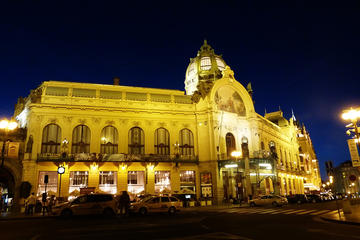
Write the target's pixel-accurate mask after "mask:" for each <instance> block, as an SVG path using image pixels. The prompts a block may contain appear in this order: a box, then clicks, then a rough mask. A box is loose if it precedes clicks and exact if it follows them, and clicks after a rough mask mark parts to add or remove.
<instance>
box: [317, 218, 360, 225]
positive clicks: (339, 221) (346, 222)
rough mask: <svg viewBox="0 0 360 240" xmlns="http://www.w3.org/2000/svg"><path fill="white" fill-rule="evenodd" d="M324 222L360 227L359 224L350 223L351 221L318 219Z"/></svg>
mask: <svg viewBox="0 0 360 240" xmlns="http://www.w3.org/2000/svg"><path fill="white" fill-rule="evenodd" d="M320 218H321V219H322V220H324V221H328V222H332V223H340V224H347V225H355V226H360V222H351V221H342V220H335V219H331V218H326V217H320Z"/></svg>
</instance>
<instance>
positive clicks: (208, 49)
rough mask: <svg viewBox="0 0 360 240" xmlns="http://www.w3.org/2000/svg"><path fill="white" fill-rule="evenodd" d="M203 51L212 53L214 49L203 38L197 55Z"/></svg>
mask: <svg viewBox="0 0 360 240" xmlns="http://www.w3.org/2000/svg"><path fill="white" fill-rule="evenodd" d="M203 53H212V54H215V53H214V49H213V48H212V47H211V46H210V45H209V44H208V42H207V40H206V39H204V43H203V45H202V46H201V47H200V50H199V52H198V56H199V55H201V54H203Z"/></svg>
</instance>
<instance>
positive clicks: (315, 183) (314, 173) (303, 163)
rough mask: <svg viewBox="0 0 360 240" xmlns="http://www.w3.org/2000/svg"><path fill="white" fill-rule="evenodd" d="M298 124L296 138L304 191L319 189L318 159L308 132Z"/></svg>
mask: <svg viewBox="0 0 360 240" xmlns="http://www.w3.org/2000/svg"><path fill="white" fill-rule="evenodd" d="M297 125H298V133H297V139H298V142H299V145H300V146H299V156H300V169H301V171H302V172H304V173H305V177H304V188H305V192H306V193H310V192H312V191H320V187H321V177H320V170H319V169H320V168H319V161H318V159H317V157H316V153H315V150H314V146H313V144H312V141H311V138H310V134H309V132H308V131H307V130H306V128H305V126H304V125H302V126H300V125H299V124H297Z"/></svg>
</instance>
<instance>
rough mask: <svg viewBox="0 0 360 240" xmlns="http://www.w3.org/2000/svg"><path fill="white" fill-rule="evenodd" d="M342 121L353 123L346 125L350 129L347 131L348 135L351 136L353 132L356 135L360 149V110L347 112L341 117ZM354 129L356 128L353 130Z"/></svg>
mask: <svg viewBox="0 0 360 240" xmlns="http://www.w3.org/2000/svg"><path fill="white" fill-rule="evenodd" d="M341 117H342V119H344V120H350V121H351V123H350V124H348V125H346V127H347V128H350V129H349V130H347V131H346V133H347V134H348V135H351V132H354V133H355V138H356V142H357V145H358V147H359V148H360V135H359V129H358V126H357V124H358V119H359V118H360V110H359V109H353V108H350V109H348V110H345V111H344V112H343V114H342V115H341ZM352 127H354V128H352Z"/></svg>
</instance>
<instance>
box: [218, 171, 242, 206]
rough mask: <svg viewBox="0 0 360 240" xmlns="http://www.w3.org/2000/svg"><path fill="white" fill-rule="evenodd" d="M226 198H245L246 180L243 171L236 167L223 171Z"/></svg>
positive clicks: (228, 199)
mask: <svg viewBox="0 0 360 240" xmlns="http://www.w3.org/2000/svg"><path fill="white" fill-rule="evenodd" d="M222 176H223V189H224V200H225V201H230V200H233V201H234V200H236V201H238V200H243V198H244V182H243V177H242V172H240V171H239V172H238V171H237V170H236V168H235V169H234V170H233V169H231V170H227V171H223V172H222Z"/></svg>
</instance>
